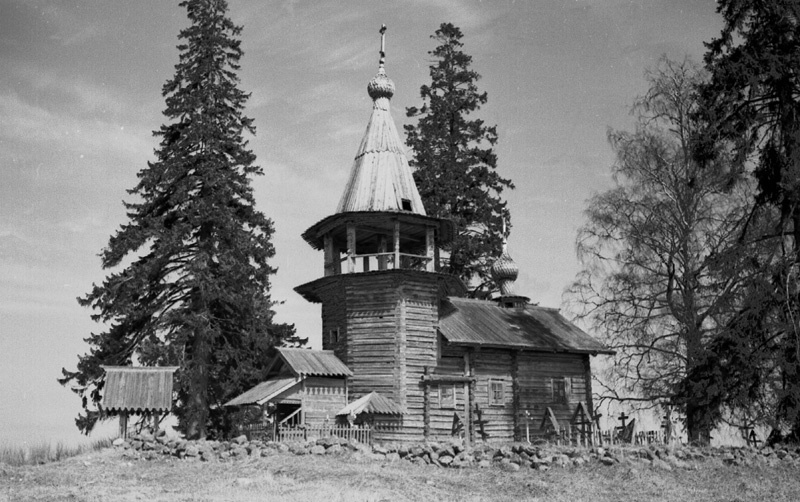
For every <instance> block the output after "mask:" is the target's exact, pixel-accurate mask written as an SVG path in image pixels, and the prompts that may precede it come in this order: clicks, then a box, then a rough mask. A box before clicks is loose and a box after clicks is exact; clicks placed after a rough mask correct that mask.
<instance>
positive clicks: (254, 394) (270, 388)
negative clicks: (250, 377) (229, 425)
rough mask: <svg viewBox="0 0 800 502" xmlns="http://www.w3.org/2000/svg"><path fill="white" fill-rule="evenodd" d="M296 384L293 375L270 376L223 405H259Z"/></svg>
mask: <svg viewBox="0 0 800 502" xmlns="http://www.w3.org/2000/svg"><path fill="white" fill-rule="evenodd" d="M297 384H298V381H297V379H296V378H294V377H283V378H270V379H269V380H267V381H265V382H261V383H260V384H258V385H256V386H255V387H253V388H252V389H250V390H248V391H247V392H245V393H244V394H241V395H239V396H236V397H235V398H233V399H231V400H230V401H228V402H227V403H225V405H224V406H244V405H248V404H258V405H261V404H264V403H265V402H267V401H269V400H270V399H272V398H273V397H275V396H277V395H278V394H280V393H282V392H284V391H286V390H287V389H290V388H291V387H292V386H293V385H297Z"/></svg>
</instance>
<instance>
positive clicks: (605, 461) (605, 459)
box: [600, 457, 617, 466]
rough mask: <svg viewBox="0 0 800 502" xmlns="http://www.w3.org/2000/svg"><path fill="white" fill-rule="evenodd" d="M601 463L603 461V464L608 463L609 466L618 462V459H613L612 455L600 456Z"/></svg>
mask: <svg viewBox="0 0 800 502" xmlns="http://www.w3.org/2000/svg"><path fill="white" fill-rule="evenodd" d="M600 463H601V464H603V465H608V466H611V465H614V464H616V463H617V461H616V460H614V459H613V458H611V457H600Z"/></svg>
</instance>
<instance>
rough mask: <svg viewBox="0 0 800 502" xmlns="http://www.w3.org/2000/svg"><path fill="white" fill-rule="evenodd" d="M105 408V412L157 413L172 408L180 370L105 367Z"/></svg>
mask: <svg viewBox="0 0 800 502" xmlns="http://www.w3.org/2000/svg"><path fill="white" fill-rule="evenodd" d="M103 369H104V370H105V371H106V377H105V385H104V386H103V400H102V403H101V404H102V407H103V409H104V410H106V411H131V412H137V411H157V412H167V411H169V410H170V409H171V408H172V374H173V373H174V372H175V370H177V369H178V367H177V366H162V367H139V366H136V367H134V366H103Z"/></svg>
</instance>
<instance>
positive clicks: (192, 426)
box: [59, 0, 297, 438]
mask: <svg viewBox="0 0 800 502" xmlns="http://www.w3.org/2000/svg"><path fill="white" fill-rule="evenodd" d="M180 5H181V7H185V8H186V10H187V13H188V17H189V20H190V21H191V25H190V26H189V27H188V28H186V29H184V30H182V31H181V32H180V35H179V38H180V39H181V40H182V41H183V43H182V44H180V45H178V50H179V51H180V59H179V63H178V64H177V65H176V67H175V69H176V72H175V76H174V77H173V78H171V79H170V80H168V81H167V82H166V84H165V85H164V87H163V95H164V97H165V100H166V109H165V110H164V112H163V113H164V115H165V117H166V119H167V123H166V124H164V125H162V126H161V128H160V129H159V130H158V131H155V132H154V135H155V136H156V137H158V138H159V139H160V143H159V146H158V148H157V149H156V151H155V156H156V160H155V161H154V162H150V163H148V165H147V167H146V168H144V169H142V170H141V171H140V172H139V174H138V177H139V182H138V184H137V185H136V186H135V187H134V188H133V189H132V190H129V193H130V194H131V195H133V196H136V198H137V199H136V201H135V202H125V203H124V204H125V207H126V209H127V215H128V218H129V221H128V222H127V223H125V224H123V225H122V226H121V227H120V229H119V230H118V231H117V232H116V233H115V234H114V235H112V236H111V238H110V240H109V243H108V246H107V247H106V248H105V249H103V251H102V253H101V255H100V256H101V259H102V266H103V268H104V269H114V268H116V269H119V268H121V270H119V271H115V272H112V273H110V274H109V275H108V276H107V277H106V279H105V281H104V282H103V284H102V285H100V286H98V285H93V288H92V290H91V292H89V293H88V294H87V295H86V296H85V297H82V298H79V299H78V301H79V303H80V304H81V305H83V306H87V307H91V308H92V309H94V310H95V314H93V316H92V318H93V319H94V320H96V321H98V322H101V323H104V324H105V327H106V329H105V330H104V331H102V332H100V333H96V334H92V335H91V336H90V337H89V338H87V339H86V341H87V342H88V344H89V345H90V347H91V349H90V351H89V352H88V353H87V354H85V355H82V356H79V362H78V368H77V371H75V372H71V371H67V370H66V369H65V370H62V371H63V375H64V376H63V378H62V379H60V380H59V381H60V382H61V383H62V384H63V385H69V386H71V387H72V389H73V390H74V391H75V392H76V393H77V394H78V395H80V396H81V398H82V402H83V408H84V411H85V414H84V415H81V416H79V417H78V419H77V420H76V423H77V425H78V427H79V428H80V429H81V430H83V431H84V432H87V433H88V432H89V431H90V430H91V428H92V427H93V425H94V423H95V421H96V419H97V418H99V417H101V416H102V410H99V409H98V405H99V404H100V401H101V399H102V391H103V382H102V376H103V371H102V369H101V368H100V366H101V365H130V364H132V363H133V362H134V361H135V362H137V363H139V364H142V365H145V366H153V365H177V366H179V369H178V371H177V372H176V376H175V378H176V385H175V388H176V393H177V400H176V402H175V406H174V407H173V411H174V413H175V414H176V415H177V416H178V419H179V426H180V428H181V429H182V431H183V432H184V433H185V434H186V436H187V437H189V438H198V437H205V436H206V435H207V433H209V432H211V433H214V432H220V428H221V427H222V425H221V422H220V421H219V420H218V419H219V417H214V416H212V414H211V412H210V410H212V409H214V410H219V409H220V405H221V404H222V403H224V402H225V401H226V400H228V399H230V398H232V397H234V396H235V395H236V394H237V393H239V392H241V391H243V390H244V389H246V388H247V387H248V386H250V385H253V384H254V383H256V382H257V381H258V380H259V379H260V378H261V376H263V375H262V374H261V372H262V370H263V369H264V365H265V363H266V359H267V353H268V351H269V350H270V349H271V347H272V346H273V345H275V344H277V343H280V342H281V341H284V342H285V341H297V339H296V338H295V337H294V328H293V326H287V325H275V324H273V322H272V318H273V314H274V312H273V310H272V305H273V302H272V301H271V300H270V296H269V288H270V281H269V279H270V275H271V274H274V273H275V269H274V268H272V267H271V266H270V265H269V264H268V260H269V259H270V258H271V257H272V256H273V255H274V253H275V250H274V248H273V245H272V243H271V242H270V240H271V237H272V234H273V225H272V221H271V220H270V219H268V218H266V217H265V216H264V214H262V213H261V212H259V211H257V210H256V208H255V201H254V197H253V191H252V188H251V186H250V177H251V176H254V175H261V174H263V173H262V170H261V168H259V167H257V166H255V165H254V161H255V155H254V154H253V152H252V151H250V150H249V149H248V143H247V141H246V140H245V139H244V135H245V134H254V133H255V128H254V127H253V121H252V119H250V118H248V117H246V116H245V115H244V106H245V103H246V101H247V99H248V97H249V95H248V94H246V93H244V92H242V91H241V90H240V89H239V88H238V87H237V85H238V82H239V79H238V77H237V73H236V72H237V70H239V60H240V58H241V56H242V50H241V48H240V40H239V39H238V36H239V34H240V32H241V27H239V26H235V25H234V24H233V23H232V22H231V20H230V19H229V18H228V17H227V3H226V2H225V0H187V1H184V2H182V3H181V4H180ZM127 262H130V263H129V264H128V265H125V266H124V267H123V263H127Z"/></svg>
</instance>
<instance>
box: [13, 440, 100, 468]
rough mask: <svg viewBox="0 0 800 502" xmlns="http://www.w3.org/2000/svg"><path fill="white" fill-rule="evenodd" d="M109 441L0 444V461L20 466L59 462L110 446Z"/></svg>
mask: <svg viewBox="0 0 800 502" xmlns="http://www.w3.org/2000/svg"><path fill="white" fill-rule="evenodd" d="M111 443H112V440H111V439H109V438H104V439H98V440H96V441H93V442H91V443H89V444H83V445H78V446H69V445H66V444H64V443H62V442H59V443H56V445H55V446H53V445H52V443H50V442H49V441H41V442H39V443H36V444H33V445H30V446H27V447H23V446H7V445H0V463H4V464H7V465H10V466H14V467H20V466H23V465H41V464H47V463H50V462H59V461H61V460H64V459H67V458H70V457H75V456H77V455H80V454H82V453H85V452H88V451H97V450H102V449H104V448H108V447H109V446H111Z"/></svg>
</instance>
